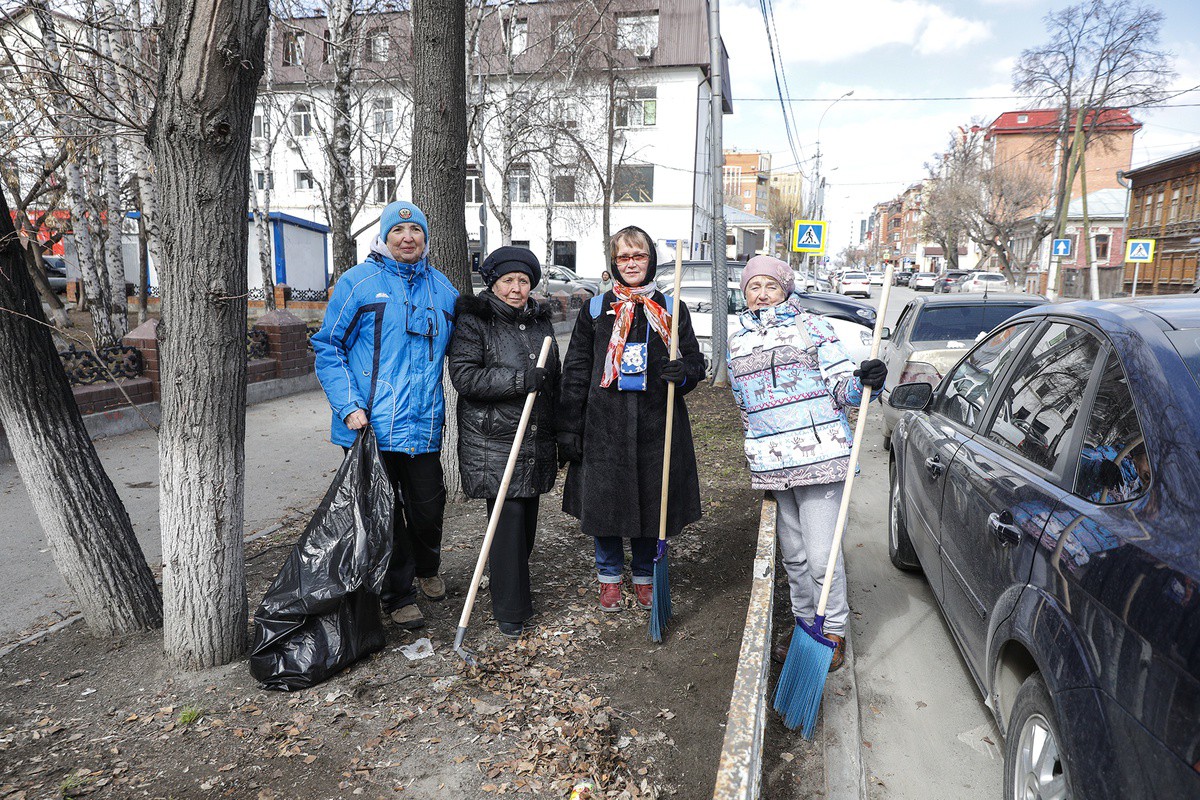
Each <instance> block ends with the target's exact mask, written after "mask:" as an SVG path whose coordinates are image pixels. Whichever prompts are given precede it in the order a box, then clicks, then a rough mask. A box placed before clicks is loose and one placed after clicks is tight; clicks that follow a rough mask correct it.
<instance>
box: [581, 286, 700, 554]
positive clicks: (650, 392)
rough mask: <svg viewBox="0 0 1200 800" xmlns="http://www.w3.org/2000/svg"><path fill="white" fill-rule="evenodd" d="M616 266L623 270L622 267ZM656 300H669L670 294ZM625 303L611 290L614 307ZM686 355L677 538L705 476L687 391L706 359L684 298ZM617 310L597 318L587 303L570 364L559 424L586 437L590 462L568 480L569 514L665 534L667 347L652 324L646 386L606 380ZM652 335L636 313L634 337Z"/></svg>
mask: <svg viewBox="0 0 1200 800" xmlns="http://www.w3.org/2000/svg"><path fill="white" fill-rule="evenodd" d="M614 269H615V267H614ZM653 299H654V302H656V303H658V304H659V305H664V304H665V299H664V298H663V295H662V293H661V292H655V293H654V295H653ZM616 301H617V297H616V295H614V294H613V293H612V292H606V293H605V294H604V300H603V301H602V303H603V308H604V309H605V310H606V311H607V310H608V309H610V308H611V307H612V304H613V303H614V302H616ZM678 313H679V358H680V360H682V361H683V363H684V367H685V369H686V373H687V382H686V383H684V384H683V385H682V386H681V387H680V388H677V389H676V391H675V417H674V423H673V424H674V429H673V432H672V437H671V476H670V487H669V493H668V498H667V535H668V536H674V535H675V534H677V533H679V532H680V531H681V530H683V527H684V526H685V525H687V524H688V523H691V522H695V521H696V520H698V519H700V513H701V509H700V479H699V477H698V476H697V474H696V451H695V449H694V447H693V445H692V427H691V423H690V422H689V421H688V414H687V406H686V404H685V403H684V401H683V396H684V395H685V394H687V393H688V392H689V391H691V390H692V389H694V388H695V387H696V386H697V385H698V384H699V383H700V381H702V380H704V356H703V355H702V354H701V353H700V345H699V343H698V342H697V341H696V334H695V333H694V332H693V331H692V321H691V318H690V316H689V315H688V311H687V308H686V307H685V306H684V305H683V304H679V309H678ZM615 319H616V318H615V317H614V316H613V315H612V314H611V313H605V314H603V315H601V316H600V318H599V319H595V320H593V319H592V317H591V314H590V313H589V310H588V306H586V305H585V306H584V307H583V308H582V309H580V310H579V317H578V318H577V319H576V320H575V329H574V331H572V333H571V344H570V346H569V347H568V348H567V355H566V359H565V360H564V363H563V377H562V386H561V389H560V391H561V397H560V400H559V412H558V425H559V428H560V430H563V431H570V432H572V433H577V434H579V435H580V436H581V437H582V441H583V461H582V463H579V464H572V465H571V468H570V469H569V470H568V471H567V482H566V485H565V486H564V487H563V511H565V512H566V513H568V514H570V515H571V516H573V517H575V518H577V519H578V520H579V521H580V522H581V523H582V528H583V532H584V533H585V534H587V535H589V536H623V537H626V538H631V537H638V536H651V537H657V536H658V515H659V508H660V506H661V496H660V492H661V488H662V458H663V439H664V438H665V434H666V424H667V384H666V383H665V382H664V381H663V379H662V377H661V371H660V370H661V369H662V364H663V362H664V361H665V360H666V359H667V357H668V355H669V354H668V351H667V348H666V346H665V345H664V344H663V342H662V339H661V338H660V337H659V336H658V334H657V333H654V332H653V331H652V330H651V331H650V334H649V347H648V348H647V349H648V353H647V356H648V363H647V369H646V391H644V392H622V391H619V390H618V389H617V383H616V381H613V383H612V384H611V385H610V386H609V387H608V388H604V387H601V386H600V378H601V373H602V372H603V369H604V357H605V354H606V353H607V352H608V340H609V337H610V336H611V335H612V329H613V321H614V320H615ZM645 340H646V317H645V315H644V313H643V312H642V309H641V307H640V306H639V307H638V308H637V309H636V310H635V311H634V317H633V325H632V326H631V329H630V334H629V339H628V341H631V342H636V341H645Z"/></svg>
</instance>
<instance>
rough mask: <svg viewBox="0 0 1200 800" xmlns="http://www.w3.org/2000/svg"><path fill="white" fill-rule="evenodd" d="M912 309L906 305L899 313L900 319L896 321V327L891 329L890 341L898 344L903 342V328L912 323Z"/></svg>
mask: <svg viewBox="0 0 1200 800" xmlns="http://www.w3.org/2000/svg"><path fill="white" fill-rule="evenodd" d="M912 308H913V307H912V306H911V305H907V306H905V307H904V310H903V311H901V312H900V318H899V319H898V320H896V326H895V327H894V328H892V337H891V338H892V341H894V342H898V341H903V340H904V338H905V337H904V330H905V326H906V325H908V323H909V322H911V321H912Z"/></svg>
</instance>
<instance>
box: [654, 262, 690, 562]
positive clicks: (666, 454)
mask: <svg viewBox="0 0 1200 800" xmlns="http://www.w3.org/2000/svg"><path fill="white" fill-rule="evenodd" d="M682 242H683V240H682V239H679V240H677V241H676V242H675V291H674V293H673V294H672V295H671V347H670V352H671V356H670V360H671V361H674V360H675V359H677V358H679V306H680V304H681V303H682V302H683V301H682V300H680V299H679V285H680V284H681V283H682V282H683V247H682ZM647 349H649V348H647ZM674 429H675V384H673V383H668V384H667V431H666V433H665V434H664V435H663V468H662V491H661V492H660V493H659V498H658V538H659V541H664V540H666V538H667V486H668V484H669V483H670V478H671V434H672V433H673V432H674Z"/></svg>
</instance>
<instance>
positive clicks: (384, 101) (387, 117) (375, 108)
mask: <svg viewBox="0 0 1200 800" xmlns="http://www.w3.org/2000/svg"><path fill="white" fill-rule="evenodd" d="M395 123H396V119H395V110H394V107H393V104H392V98H390V97H376V98H375V99H374V100H372V101H371V126H372V127H373V128H374V129H375V135H376V136H391V135H392V133H393V131H394V130H395Z"/></svg>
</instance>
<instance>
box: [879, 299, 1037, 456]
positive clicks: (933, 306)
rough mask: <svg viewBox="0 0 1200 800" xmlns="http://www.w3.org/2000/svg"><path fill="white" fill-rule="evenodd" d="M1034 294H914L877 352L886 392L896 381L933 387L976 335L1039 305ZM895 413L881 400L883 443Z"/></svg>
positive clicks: (886, 442)
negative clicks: (883, 368)
mask: <svg viewBox="0 0 1200 800" xmlns="http://www.w3.org/2000/svg"><path fill="white" fill-rule="evenodd" d="M1045 302H1046V300H1045V299H1044V298H1042V297H1040V296H1038V295H1027V294H1003V293H998V292H996V293H988V294H986V295H983V294H979V295H955V296H952V297H947V296H942V297H914V298H913V299H912V300H910V301H909V303H908V305H906V306H905V307H904V309H903V310H902V311H901V312H900V316H899V317H898V318H897V319H896V325H895V326H894V327H893V328H892V329H891V331H890V332H889V335H888V339H887V341H885V342H884V343H883V347H882V348H881V350H880V354H881V355H880V358H882V359H883V361H884V363H886V364H887V367H888V379H887V383H885V384H884V393H885V397H886V396H887V392H889V391H890V390H891V389H893V388H895V387H896V386H898V385H900V384H902V383H913V382H915V381H927V382H928V383H932V384H934V385H937V383H938V381H940V380H941V379H942V376H943V375H944V374H946V372H947V371H948V370H949V369H950V367H952V366H954V364H955V363H956V362H957V361H958V360H959V359H960V358H962V356H963V354H964V353H966V351H967V349H968V348H969V347H970V346H971V345H972V344H974V343H975V341H976V340H977V339H978V338H979V336H980V335H981V334H984V333H987V332H988V331H990V330H991V329H992V328H995V327H996V326H997V325H999V324H1001V323H1002V322H1004V321H1005V320H1007V319H1008V318H1009V317H1011V316H1013V315H1014V314H1018V313H1020V312H1022V311H1024V310H1025V309H1027V308H1033V307H1034V306H1038V305H1041V304H1042V303H1045ZM900 416H901V414H900V412H899V411H896V410H895V409H894V408H892V407H891V406H889V405H887V403H884V405H883V445H884V447H888V446H889V444H890V440H891V436H892V430H893V429H894V428H895V427H896V423H897V422H899V421H900Z"/></svg>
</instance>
